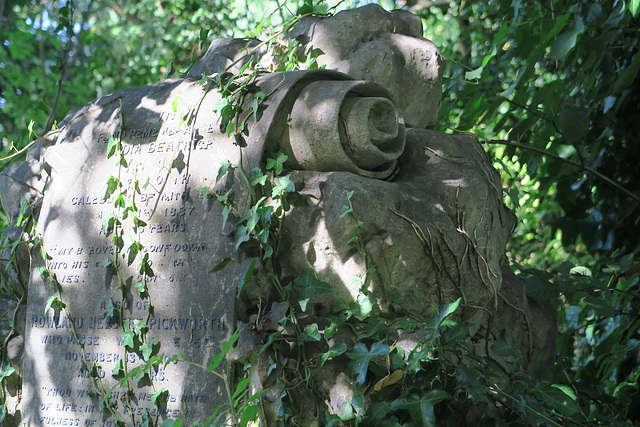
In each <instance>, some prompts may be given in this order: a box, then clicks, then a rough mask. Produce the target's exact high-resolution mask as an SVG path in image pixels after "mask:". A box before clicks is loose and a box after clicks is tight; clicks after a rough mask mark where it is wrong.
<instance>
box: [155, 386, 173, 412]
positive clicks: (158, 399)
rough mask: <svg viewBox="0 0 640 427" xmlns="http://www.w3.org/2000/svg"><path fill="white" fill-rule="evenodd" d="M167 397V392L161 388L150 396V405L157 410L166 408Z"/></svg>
mask: <svg viewBox="0 0 640 427" xmlns="http://www.w3.org/2000/svg"><path fill="white" fill-rule="evenodd" d="M168 397H169V390H167V389H166V388H164V387H163V388H161V389H160V390H158V391H156V392H155V393H153V394H152V395H151V403H153V404H154V405H155V406H157V407H159V408H163V407H166V406H167V398H168Z"/></svg>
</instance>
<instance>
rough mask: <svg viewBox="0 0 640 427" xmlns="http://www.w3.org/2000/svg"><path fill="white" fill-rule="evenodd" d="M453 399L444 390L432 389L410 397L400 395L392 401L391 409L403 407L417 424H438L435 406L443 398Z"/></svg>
mask: <svg viewBox="0 0 640 427" xmlns="http://www.w3.org/2000/svg"><path fill="white" fill-rule="evenodd" d="M448 399H451V396H450V395H449V393H447V392H446V391H444V390H430V391H428V392H427V393H425V394H422V395H418V394H411V395H410V396H408V397H400V398H398V399H396V400H394V401H393V402H392V403H391V405H390V406H391V410H398V409H402V410H405V411H408V412H409V415H410V416H411V420H412V421H413V422H414V423H415V424H416V425H421V426H425V427H426V426H434V427H435V426H436V417H435V414H434V411H433V406H434V405H435V404H437V403H439V402H442V401H443V400H448Z"/></svg>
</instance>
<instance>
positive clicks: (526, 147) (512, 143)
mask: <svg viewBox="0 0 640 427" xmlns="http://www.w3.org/2000/svg"><path fill="white" fill-rule="evenodd" d="M483 142H484V143H485V144H501V145H509V146H511V147H517V148H522V149H524V150H531V151H535V152H536V153H540V154H542V155H544V156H547V157H551V158H554V159H556V160H560V161H562V162H565V163H569V164H570V165H573V166H575V167H577V168H579V169H582V170H583V171H585V172H588V173H590V174H591V175H593V176H595V177H597V178H599V179H601V180H603V181H605V182H606V183H608V184H609V185H612V186H613V187H615V188H616V189H618V190H619V191H621V192H623V193H624V194H626V195H627V196H629V197H631V198H632V199H633V200H634V201H635V202H636V203H638V204H640V197H638V196H636V195H635V194H633V193H632V192H631V191H629V190H627V189H626V188H624V187H623V186H622V185H620V184H618V183H617V182H616V181H614V180H613V179H611V178H609V177H608V176H606V175H603V174H601V173H600V172H598V171H597V170H595V169H592V168H590V167H588V166H585V165H582V164H580V163H578V162H575V161H573V160H570V159H565V158H564V157H560V156H558V155H557V154H554V153H551V152H549V151H547V150H543V149H542V148H536V147H532V146H530V145H526V144H523V143H521V142H517V141H504V140H496V139H494V140H491V141H483Z"/></svg>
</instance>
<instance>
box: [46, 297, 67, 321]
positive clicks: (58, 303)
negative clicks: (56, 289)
mask: <svg viewBox="0 0 640 427" xmlns="http://www.w3.org/2000/svg"><path fill="white" fill-rule="evenodd" d="M65 307H66V304H65V303H63V302H62V300H61V299H60V298H58V296H57V295H52V296H51V297H49V299H48V300H47V304H46V305H45V307H44V315H45V316H46V315H47V312H48V311H49V309H50V308H53V311H54V312H55V316H56V317H58V316H59V315H60V312H61V311H62V309H64V308H65Z"/></svg>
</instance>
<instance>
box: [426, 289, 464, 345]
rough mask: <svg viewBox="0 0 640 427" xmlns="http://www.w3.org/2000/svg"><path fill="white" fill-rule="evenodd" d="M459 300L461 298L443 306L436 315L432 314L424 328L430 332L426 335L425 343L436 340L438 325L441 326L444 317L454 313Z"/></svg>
mask: <svg viewBox="0 0 640 427" xmlns="http://www.w3.org/2000/svg"><path fill="white" fill-rule="evenodd" d="M460 300H461V298H458V299H457V300H456V301H454V302H452V303H450V304H447V305H445V306H444V307H442V308H441V309H440V311H439V312H438V313H436V314H434V315H433V316H431V317H430V318H429V319H428V320H427V323H426V328H427V329H428V330H430V332H429V334H428V335H427V341H433V340H434V339H436V338H438V336H439V332H438V329H439V328H440V325H442V321H443V320H444V319H445V317H447V316H448V315H450V314H451V313H453V312H454V311H456V309H457V308H458V305H459V304H460Z"/></svg>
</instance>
